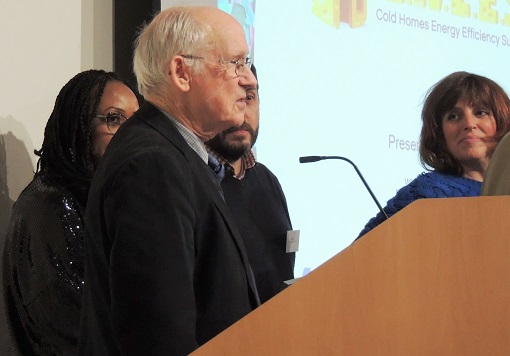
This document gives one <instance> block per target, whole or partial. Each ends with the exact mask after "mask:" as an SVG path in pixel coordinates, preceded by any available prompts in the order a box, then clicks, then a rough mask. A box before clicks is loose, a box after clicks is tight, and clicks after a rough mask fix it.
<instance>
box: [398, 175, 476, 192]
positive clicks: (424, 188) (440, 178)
mask: <svg viewBox="0 0 510 356" xmlns="http://www.w3.org/2000/svg"><path fill="white" fill-rule="evenodd" d="M481 187H482V183H481V182H478V181H475V180H473V179H469V178H465V177H461V176H456V175H451V174H445V173H440V172H436V171H432V172H427V173H422V174H420V175H419V176H418V177H417V178H416V179H414V180H413V181H412V182H411V183H410V184H409V186H408V189H409V190H410V191H412V192H414V194H416V195H418V196H421V197H428V198H448V197H464V196H477V195H480V189H481Z"/></svg>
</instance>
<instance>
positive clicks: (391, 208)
mask: <svg viewBox="0 0 510 356" xmlns="http://www.w3.org/2000/svg"><path fill="white" fill-rule="evenodd" d="M421 118H422V122H423V126H422V129H421V136H420V160H421V163H422V166H423V167H424V168H425V169H426V170H427V171H428V172H426V173H422V174H420V175H419V176H418V177H417V178H416V179H414V180H413V181H412V182H411V183H409V184H408V185H406V186H405V187H403V188H401V189H400V190H399V191H398V192H397V194H396V196H395V197H393V198H392V199H390V200H389V201H388V203H387V205H386V207H385V208H384V211H385V212H386V214H387V215H388V216H391V215H393V214H395V213H397V212H398V211H399V210H401V209H403V208H404V207H406V206H407V205H408V204H410V203H411V202H413V201H415V200H417V199H422V198H447V197H471V196H478V195H480V193H481V187H482V182H483V180H484V177H485V173H486V171H487V166H488V165H489V161H490V158H491V156H492V154H493V152H494V150H495V148H496V145H497V144H498V143H499V141H501V139H502V138H503V136H505V134H506V133H507V132H509V130H510V99H509V98H508V95H507V94H506V93H505V91H504V90H503V89H502V88H501V87H500V86H499V85H498V84H497V83H495V82H494V81H492V80H491V79H489V78H486V77H483V76H480V75H476V74H472V73H467V72H455V73H452V74H450V75H448V76H446V77H445V78H443V79H441V80H440V81H439V82H438V83H436V84H435V85H434V86H432V88H430V89H429V91H428V93H427V95H426V98H425V102H424V104H423V110H422V114H421ZM384 220H385V217H384V216H383V215H382V213H379V214H377V215H376V216H375V217H374V218H372V219H371V220H370V221H369V222H368V223H367V224H366V226H365V228H364V229H363V230H362V231H361V233H360V235H359V236H358V238H359V237H361V236H362V235H364V234H366V233H367V232H368V231H370V230H371V229H373V228H374V227H376V226H377V225H379V224H380V223H382V222H383V221H384Z"/></svg>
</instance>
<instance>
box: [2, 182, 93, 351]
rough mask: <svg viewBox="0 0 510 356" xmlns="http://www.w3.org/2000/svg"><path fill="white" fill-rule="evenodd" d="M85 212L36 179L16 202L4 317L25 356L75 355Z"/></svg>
mask: <svg viewBox="0 0 510 356" xmlns="http://www.w3.org/2000/svg"><path fill="white" fill-rule="evenodd" d="M82 211H84V208H83V207H82V206H81V204H80V203H78V201H77V200H76V198H75V197H74V196H73V195H72V194H71V193H70V192H69V191H68V190H67V189H66V188H64V187H63V186H61V185H58V184H52V183H48V182H46V181H43V180H42V179H41V177H39V176H37V177H36V178H34V180H33V181H32V182H31V183H30V184H29V185H28V186H27V187H26V188H25V190H24V191H23V192H22V193H21V195H20V196H19V198H18V200H17V201H16V203H15V205H14V207H13V211H12V215H11V219H10V222H9V226H8V229H7V234H6V241H5V246H4V257H3V283H4V298H5V303H6V314H7V320H8V324H9V327H10V330H11V334H12V335H11V336H12V338H13V339H14V340H15V346H17V348H18V349H19V351H20V352H21V354H23V355H31V354H35V355H69V354H74V353H75V352H76V347H77V343H78V330H79V320H80V300H81V289H82V285H83V238H84V225H83V220H84V217H83V214H82Z"/></svg>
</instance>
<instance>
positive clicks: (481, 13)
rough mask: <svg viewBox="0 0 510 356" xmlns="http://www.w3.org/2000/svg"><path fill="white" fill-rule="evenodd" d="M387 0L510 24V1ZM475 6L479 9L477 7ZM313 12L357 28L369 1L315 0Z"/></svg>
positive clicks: (337, 24)
mask: <svg viewBox="0 0 510 356" xmlns="http://www.w3.org/2000/svg"><path fill="white" fill-rule="evenodd" d="M382 2H383V1H382V0H378V1H377V3H375V2H374V4H377V6H381V4H382ZM386 2H387V3H394V4H401V5H409V6H413V7H416V8H423V9H427V10H432V11H437V12H445V13H450V14H452V15H453V16H458V17H464V18H471V19H473V20H478V21H481V22H485V23H491V24H500V25H504V26H508V27H510V8H508V6H507V5H509V6H510V0H506V1H501V0H500V1H498V0H477V1H467V0H450V1H447V0H386ZM471 2H472V3H473V4H471ZM505 2H506V4H507V5H505ZM498 3H499V6H498ZM476 5H478V9H476V8H475V7H476ZM498 10H499V11H498ZM312 12H313V14H314V15H315V16H317V17H318V18H319V19H320V20H322V21H323V22H325V23H326V24H328V25H330V26H332V27H335V28H339V27H340V25H341V23H345V24H348V25H349V26H350V27H351V28H355V27H359V26H362V25H364V24H365V22H366V20H367V0H313V3H312Z"/></svg>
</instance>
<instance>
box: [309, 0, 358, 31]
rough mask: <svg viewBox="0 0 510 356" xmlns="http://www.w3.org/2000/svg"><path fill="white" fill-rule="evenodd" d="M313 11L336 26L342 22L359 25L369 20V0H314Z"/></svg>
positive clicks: (354, 25)
mask: <svg viewBox="0 0 510 356" xmlns="http://www.w3.org/2000/svg"><path fill="white" fill-rule="evenodd" d="M312 12H313V14H314V15H315V16H317V17H318V18H319V19H321V20H322V21H324V22H325V23H326V24H328V25H330V26H333V27H335V28H338V27H340V23H342V22H343V23H346V24H348V25H349V26H350V27H351V28H354V27H359V26H362V25H364V24H365V22H366V20H367V0H313V5H312Z"/></svg>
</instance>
